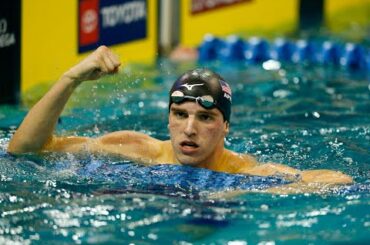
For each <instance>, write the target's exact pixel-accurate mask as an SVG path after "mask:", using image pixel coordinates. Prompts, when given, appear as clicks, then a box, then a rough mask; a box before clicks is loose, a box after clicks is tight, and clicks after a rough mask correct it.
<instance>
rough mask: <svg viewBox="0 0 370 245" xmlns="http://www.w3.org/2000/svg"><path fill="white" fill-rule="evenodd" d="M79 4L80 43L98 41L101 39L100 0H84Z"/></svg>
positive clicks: (85, 43) (87, 43) (86, 43)
mask: <svg viewBox="0 0 370 245" xmlns="http://www.w3.org/2000/svg"><path fill="white" fill-rule="evenodd" d="M79 4H80V6H79V25H80V28H79V30H80V31H79V32H80V33H79V34H80V35H79V43H80V45H89V44H93V43H96V42H97V41H98V40H99V0H82V1H80V2H79Z"/></svg>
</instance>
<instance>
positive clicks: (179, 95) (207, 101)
mask: <svg viewBox="0 0 370 245" xmlns="http://www.w3.org/2000/svg"><path fill="white" fill-rule="evenodd" d="M186 99H191V100H195V101H196V102H197V103H198V104H200V105H201V106H203V107H204V108H206V109H210V108H212V107H214V106H216V104H215V100H214V99H213V97H212V96H211V95H203V96H198V97H194V96H189V95H185V94H184V93H183V92H182V91H180V90H176V91H174V92H173V93H172V94H171V100H172V101H173V102H174V103H176V104H179V103H181V102H183V101H184V100H186Z"/></svg>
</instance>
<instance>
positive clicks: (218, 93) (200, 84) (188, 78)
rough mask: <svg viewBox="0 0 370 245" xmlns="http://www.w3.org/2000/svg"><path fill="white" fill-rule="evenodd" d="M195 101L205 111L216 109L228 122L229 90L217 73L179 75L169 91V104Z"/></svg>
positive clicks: (194, 72)
mask: <svg viewBox="0 0 370 245" xmlns="http://www.w3.org/2000/svg"><path fill="white" fill-rule="evenodd" d="M189 100H193V101H194V100H195V101H197V102H198V103H199V104H200V105H201V106H203V107H204V108H206V109H211V108H213V107H216V108H217V109H219V110H220V111H221V113H222V115H223V116H224V120H225V121H227V122H230V114H231V88H230V86H229V84H227V82H226V81H225V80H224V79H223V78H222V77H221V76H220V75H218V74H217V73H215V72H213V71H211V70H208V69H202V68H198V69H194V70H190V71H188V72H186V73H184V74H183V75H181V76H180V77H179V78H178V79H177V80H176V82H175V83H174V84H173V85H172V88H171V90H170V103H169V108H170V107H171V104H172V103H177V104H179V103H182V102H185V101H189Z"/></svg>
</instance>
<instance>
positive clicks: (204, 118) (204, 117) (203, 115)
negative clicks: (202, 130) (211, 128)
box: [198, 114, 214, 122]
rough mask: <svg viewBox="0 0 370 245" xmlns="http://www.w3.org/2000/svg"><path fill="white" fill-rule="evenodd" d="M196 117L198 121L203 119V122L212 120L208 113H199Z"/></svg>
mask: <svg viewBox="0 0 370 245" xmlns="http://www.w3.org/2000/svg"><path fill="white" fill-rule="evenodd" d="M198 118H199V120H200V121H203V122H210V121H213V120H214V117H213V116H212V115H209V114H200V115H198Z"/></svg>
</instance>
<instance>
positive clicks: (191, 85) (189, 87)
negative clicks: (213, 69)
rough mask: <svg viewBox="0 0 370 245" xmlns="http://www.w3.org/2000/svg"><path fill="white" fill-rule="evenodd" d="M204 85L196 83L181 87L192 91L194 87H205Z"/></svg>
mask: <svg viewBox="0 0 370 245" xmlns="http://www.w3.org/2000/svg"><path fill="white" fill-rule="evenodd" d="M203 85H204V83H196V84H190V85H189V84H187V83H185V84H181V86H182V87H185V88H187V89H188V90H192V89H193V87H195V86H203Z"/></svg>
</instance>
